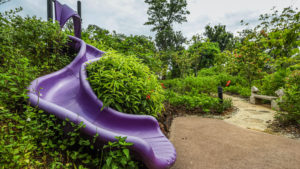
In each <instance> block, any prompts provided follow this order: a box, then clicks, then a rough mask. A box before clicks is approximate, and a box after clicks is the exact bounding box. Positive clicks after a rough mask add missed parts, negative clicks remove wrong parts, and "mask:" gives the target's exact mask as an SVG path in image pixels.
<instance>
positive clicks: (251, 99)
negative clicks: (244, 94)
mask: <svg viewBox="0 0 300 169" xmlns="http://www.w3.org/2000/svg"><path fill="white" fill-rule="evenodd" d="M250 103H252V104H256V103H257V101H256V98H255V97H254V96H250Z"/></svg>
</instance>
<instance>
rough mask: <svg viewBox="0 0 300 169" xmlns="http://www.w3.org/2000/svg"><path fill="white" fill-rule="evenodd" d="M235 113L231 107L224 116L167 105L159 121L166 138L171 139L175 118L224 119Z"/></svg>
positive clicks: (199, 109)
mask: <svg viewBox="0 0 300 169" xmlns="http://www.w3.org/2000/svg"><path fill="white" fill-rule="evenodd" d="M234 111H235V107H231V108H230V109H227V110H226V111H224V112H223V113H222V114H218V113H206V112H204V111H203V110H202V109H201V108H193V109H188V108H187V107H186V106H183V105H180V106H173V105H171V104H168V103H165V110H164V111H162V112H161V114H160V115H159V116H158V119H157V120H158V122H159V126H160V128H161V131H162V132H163V133H164V134H165V136H166V137H168V138H169V136H170V129H171V125H172V121H173V119H174V118H175V117H180V116H186V115H198V116H204V115H208V114H210V115H217V116H221V117H224V116H226V115H229V114H231V113H233V112H234Z"/></svg>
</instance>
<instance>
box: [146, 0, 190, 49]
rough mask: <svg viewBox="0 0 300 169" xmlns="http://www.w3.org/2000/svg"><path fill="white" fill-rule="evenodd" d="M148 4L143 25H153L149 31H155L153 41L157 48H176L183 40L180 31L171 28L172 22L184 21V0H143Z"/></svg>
mask: <svg viewBox="0 0 300 169" xmlns="http://www.w3.org/2000/svg"><path fill="white" fill-rule="evenodd" d="M145 3H147V4H148V5H149V8H148V11H147V14H148V21H147V22H146V23H145V25H153V28H152V29H151V31H153V32H155V31H156V36H155V42H156V45H157V47H158V49H159V50H174V49H178V47H180V46H181V45H182V43H183V42H184V41H185V39H184V38H183V36H182V33H181V32H180V31H178V32H175V31H174V30H173V24H174V23H179V24H181V23H183V22H186V21H187V19H186V15H188V14H189V13H190V12H189V11H188V10H187V2H186V0H170V1H167V0H145Z"/></svg>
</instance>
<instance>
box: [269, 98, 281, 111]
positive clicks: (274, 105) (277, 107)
mask: <svg viewBox="0 0 300 169" xmlns="http://www.w3.org/2000/svg"><path fill="white" fill-rule="evenodd" d="M271 108H272V109H274V110H277V111H279V110H280V108H279V106H278V103H277V102H276V100H272V101H271Z"/></svg>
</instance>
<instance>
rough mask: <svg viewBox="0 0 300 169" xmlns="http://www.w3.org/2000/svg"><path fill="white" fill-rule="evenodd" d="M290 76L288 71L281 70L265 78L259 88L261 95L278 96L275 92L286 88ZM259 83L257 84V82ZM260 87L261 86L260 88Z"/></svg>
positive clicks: (260, 81)
mask: <svg viewBox="0 0 300 169" xmlns="http://www.w3.org/2000/svg"><path fill="white" fill-rule="evenodd" d="M288 74H290V71H289V70H287V69H280V70H278V71H276V72H274V73H272V74H269V75H267V76H265V77H264V78H263V79H261V80H259V83H260V84H258V87H259V90H260V93H261V94H264V95H270V96H276V94H275V91H276V90H278V89H280V88H282V87H284V85H285V83H286V81H285V78H286V77H287V75H288ZM256 83H257V82H256ZM259 85H260V86H259Z"/></svg>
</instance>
